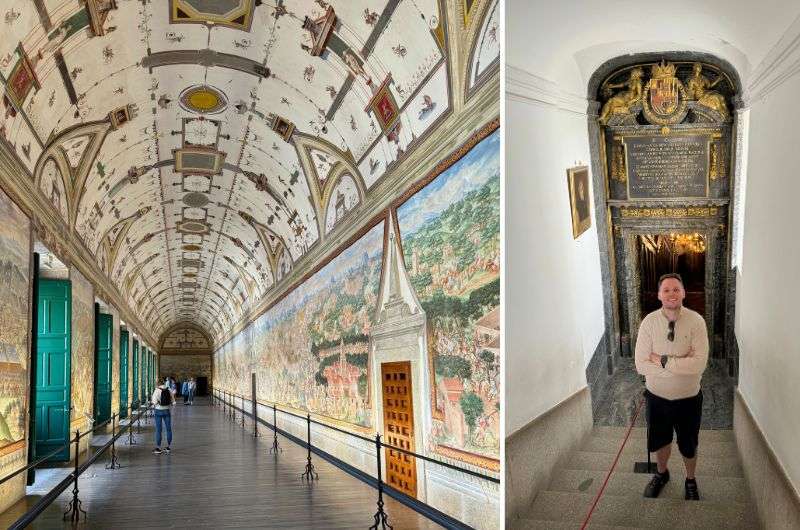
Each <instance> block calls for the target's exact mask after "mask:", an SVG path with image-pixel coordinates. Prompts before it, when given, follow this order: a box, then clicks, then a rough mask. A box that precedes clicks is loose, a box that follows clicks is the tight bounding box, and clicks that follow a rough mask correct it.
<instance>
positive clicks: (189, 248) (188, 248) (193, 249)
mask: <svg viewBox="0 0 800 530" xmlns="http://www.w3.org/2000/svg"><path fill="white" fill-rule="evenodd" d="M182 248H183V250H186V251H188V252H197V251H198V250H201V249H202V248H203V247H201V246H200V245H183V247H182Z"/></svg>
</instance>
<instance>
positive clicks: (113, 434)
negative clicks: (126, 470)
mask: <svg viewBox="0 0 800 530" xmlns="http://www.w3.org/2000/svg"><path fill="white" fill-rule="evenodd" d="M116 437H117V415H116V413H114V414H112V415H111V462H109V463H108V465H107V466H106V469H117V468H119V467H122V466H121V465H120V463H119V460H118V459H117V448H116V445H115V440H116Z"/></svg>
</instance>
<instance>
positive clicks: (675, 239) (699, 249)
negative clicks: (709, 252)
mask: <svg viewBox="0 0 800 530" xmlns="http://www.w3.org/2000/svg"><path fill="white" fill-rule="evenodd" d="M669 241H670V245H671V246H672V248H673V251H674V252H675V253H676V254H684V253H687V252H690V253H695V254H700V253H703V252H705V251H706V239H705V238H704V237H703V236H701V235H700V234H698V233H697V232H695V233H694V234H670V235H669Z"/></svg>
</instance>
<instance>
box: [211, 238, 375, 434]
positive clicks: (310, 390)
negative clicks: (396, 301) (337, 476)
mask: <svg viewBox="0 0 800 530" xmlns="http://www.w3.org/2000/svg"><path fill="white" fill-rule="evenodd" d="M383 225H384V223H383V222H381V223H379V224H378V225H377V226H375V227H374V228H372V229H371V230H370V231H369V232H367V233H366V234H365V235H364V236H363V237H361V238H360V239H359V240H358V241H357V242H356V243H354V244H353V245H351V246H350V247H348V248H347V250H345V251H344V252H342V253H341V254H339V255H338V256H337V257H335V258H334V259H333V260H331V261H330V262H329V263H328V264H327V265H325V267H323V268H322V269H320V270H319V271H318V272H317V273H316V274H314V275H313V276H312V277H311V278H309V279H308V280H306V281H305V282H304V283H303V284H302V285H301V286H300V287H298V288H297V289H295V290H293V291H292V292H291V293H290V294H289V295H287V296H286V297H285V298H284V299H283V300H281V301H280V302H279V303H278V304H276V305H275V306H274V307H272V308H271V309H270V310H269V311H267V312H266V313H265V314H264V315H262V316H261V317H259V318H258V319H257V320H256V321H255V322H254V323H253V324H251V325H250V326H249V327H247V328H246V329H245V330H244V331H243V332H242V333H239V334H238V335H237V336H236V337H235V338H234V339H232V340H231V341H229V342H228V343H227V344H226V345H225V346H224V347H223V348H222V349H220V350H218V351H217V353H216V354H215V355H216V359H215V364H214V370H215V373H214V381H215V384H216V385H218V386H220V387H222V388H227V389H232V390H233V391H234V392H237V393H239V394H241V393H245V395H249V394H250V390H249V386H250V373H251V372H252V371H255V372H256V378H257V381H258V399H260V400H263V401H268V402H276V403H278V404H283V405H288V406H290V407H294V408H297V409H302V410H308V411H311V412H314V413H316V414H320V415H323V416H328V417H330V418H333V419H336V420H340V421H343V422H347V423H350V424H354V425H358V426H362V427H371V426H372V425H373V418H372V411H371V403H370V388H369V333H370V328H371V327H372V325H373V323H374V322H373V321H374V312H375V305H376V301H377V297H378V289H379V283H380V275H381V260H382V257H383V229H384V227H383Z"/></svg>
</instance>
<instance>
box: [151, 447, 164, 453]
mask: <svg viewBox="0 0 800 530" xmlns="http://www.w3.org/2000/svg"><path fill="white" fill-rule="evenodd" d="M161 453H162V451H161V448H160V447H156V448H155V449H153V454H154V455H160V454H161Z"/></svg>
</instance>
